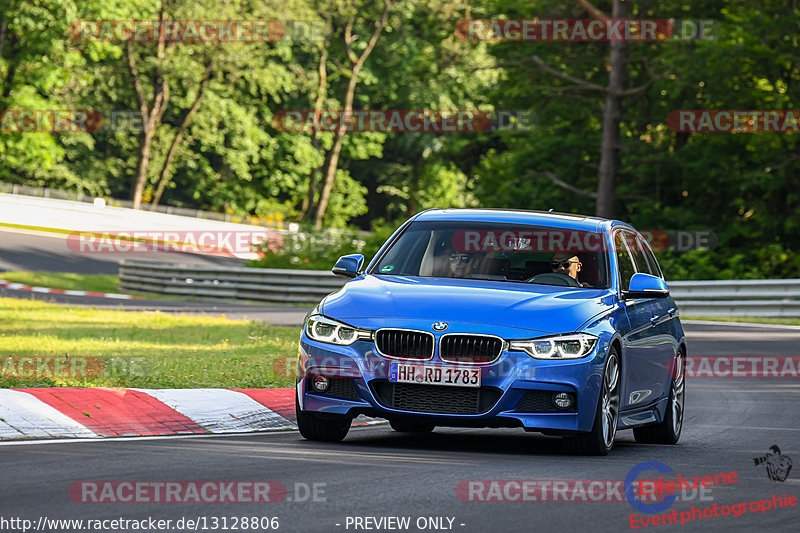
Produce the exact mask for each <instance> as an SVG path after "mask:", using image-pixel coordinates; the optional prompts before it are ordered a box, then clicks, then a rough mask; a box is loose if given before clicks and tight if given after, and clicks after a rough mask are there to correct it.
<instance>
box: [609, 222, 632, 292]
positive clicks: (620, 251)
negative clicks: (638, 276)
mask: <svg viewBox="0 0 800 533" xmlns="http://www.w3.org/2000/svg"><path fill="white" fill-rule="evenodd" d="M614 248H615V249H616V254H617V268H618V269H619V277H620V287H621V288H622V289H623V290H627V289H628V287H630V284H631V278H632V277H633V275H634V273H636V268H635V267H634V266H633V261H632V260H631V256H630V252H629V251H628V245H627V243H626V242H625V236H624V235H623V234H622V232H621V231H618V232H617V233H615V234H614Z"/></svg>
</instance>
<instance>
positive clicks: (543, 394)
mask: <svg viewBox="0 0 800 533" xmlns="http://www.w3.org/2000/svg"><path fill="white" fill-rule="evenodd" d="M437 341H438V336H437ZM437 346H438V342H437ZM608 346H609V345H608V343H607V342H604V341H603V340H602V339H601V340H600V341H599V342H598V343H597V346H596V347H595V348H594V351H593V352H592V353H591V354H589V355H588V356H586V357H585V358H583V359H578V360H539V359H534V358H532V357H530V356H528V355H527V354H525V353H523V352H512V351H508V350H505V351H503V353H502V354H501V356H500V358H499V359H498V360H497V361H495V362H494V363H491V364H486V365H477V366H478V367H479V368H481V387H480V389H479V390H478V389H476V388H469V387H453V386H442V385H416V384H408V386H407V385H406V384H403V385H402V386H401V384H394V383H390V382H389V381H388V376H389V369H390V365H391V363H392V362H393V361H397V360H396V359H390V358H387V357H384V356H382V355H380V354H378V353H377V351H376V349H375V344H374V342H373V341H366V340H360V341H357V342H355V343H354V344H352V345H350V346H338V345H333V344H327V343H321V342H317V341H314V340H311V339H310V338H308V337H307V336H306V334H305V332H303V334H302V336H301V339H300V357H299V360H298V373H297V393H298V400H299V402H300V405H301V408H302V409H303V410H305V411H311V412H316V413H319V414H321V415H323V416H324V415H325V414H330V415H347V416H351V417H353V416H356V415H359V414H366V415H369V416H375V417H381V418H389V419H392V418H395V419H399V418H414V419H424V420H426V421H429V422H431V423H434V424H436V425H438V426H457V427H523V428H525V429H526V430H530V431H545V432H554V433H559V432H564V433H569V432H575V431H590V430H591V429H592V424H593V422H594V417H595V412H596V408H597V401H598V397H599V393H600V385H601V382H602V374H603V368H604V364H605V355H606V353H607V352H608ZM409 362H411V361H409ZM414 362H416V361H414ZM421 364H426V365H442V366H458V365H453V364H451V363H446V362H442V361H441V360H440V359H439V354H438V348H437V350H436V351H435V353H434V356H433V359H432V360H430V361H424V362H422V363H421ZM316 375H324V376H326V377H328V378H329V380H330V383H331V387H330V388H329V390H327V391H326V392H325V393H319V392H316V391H315V390H314V389H313V387H312V386H311V379H312V378H313V377H314V376H316ZM559 392H566V393H569V394H572V395H573V398H574V399H575V406H574V408H570V409H567V410H564V409H559V408H557V407H556V406H555V404H554V403H552V401H551V399H552V396H553V394H556V393H559Z"/></svg>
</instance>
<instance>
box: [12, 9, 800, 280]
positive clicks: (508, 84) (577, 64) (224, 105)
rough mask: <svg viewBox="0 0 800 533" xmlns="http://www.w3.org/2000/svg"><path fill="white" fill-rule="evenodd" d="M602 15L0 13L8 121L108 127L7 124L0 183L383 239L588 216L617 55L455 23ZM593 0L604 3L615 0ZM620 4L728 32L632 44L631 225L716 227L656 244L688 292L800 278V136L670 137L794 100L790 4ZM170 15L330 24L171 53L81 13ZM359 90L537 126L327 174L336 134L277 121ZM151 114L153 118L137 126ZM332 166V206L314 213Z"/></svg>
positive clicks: (389, 106) (390, 101)
mask: <svg viewBox="0 0 800 533" xmlns="http://www.w3.org/2000/svg"><path fill="white" fill-rule="evenodd" d="M613 1H618V0H613ZM587 5H588V2H585V1H578V0H569V1H564V2H556V1H553V0H530V1H528V2H519V1H518V0H471V1H450V0H437V1H433V2H429V1H423V0H386V1H384V2H370V1H367V0H282V1H280V2H275V1H272V0H266V1H264V0H230V1H225V2H219V1H211V0H193V1H192V2H188V1H186V0H163V1H162V0H33V1H31V0H0V110H21V109H37V110H52V109H76V110H97V111H99V112H101V113H102V114H103V116H104V118H105V122H104V125H103V128H101V129H100V130H99V131H95V132H69V133H48V132H40V133H13V132H8V131H5V130H2V129H0V181H3V182H11V183H24V184H28V185H42V186H48V187H56V188H64V189H71V190H79V191H82V192H85V193H88V194H96V195H110V196H114V197H120V198H130V197H131V195H136V191H137V187H136V183H137V178H138V177H141V178H142V180H143V181H142V183H141V187H140V191H139V192H140V197H141V200H142V201H143V202H144V208H146V207H147V203H148V202H150V201H151V200H153V199H154V198H157V199H158V200H159V201H160V202H161V203H167V204H171V205H176V206H190V207H197V208H201V209H207V210H215V211H220V212H229V213H235V214H238V215H245V214H249V215H256V216H262V217H269V218H271V219H273V220H278V221H293V220H297V221H301V222H304V223H307V224H308V225H309V226H310V225H311V224H312V223H313V222H314V221H315V218H317V219H319V220H321V221H322V222H323V225H324V226H325V227H326V228H339V229H343V228H347V227H348V225H350V226H351V228H356V227H357V228H360V229H366V230H369V229H371V228H372V227H373V225H374V223H375V222H376V221H379V220H380V221H386V222H384V223H383V226H387V227H389V228H391V227H392V226H394V225H396V223H397V222H398V221H400V220H402V219H404V218H405V217H407V216H409V215H410V214H413V213H414V212H417V211H419V210H421V209H425V208H429V207H443V206H456V207H464V206H484V207H510V208H526V209H549V208H553V209H555V210H557V211H566V212H580V213H588V214H592V213H594V211H595V197H596V194H595V191H596V190H597V186H598V168H599V166H600V154H601V137H602V132H603V128H602V124H603V112H604V105H605V103H604V93H603V91H602V90H598V88H601V89H602V88H604V87H606V85H607V83H608V78H609V72H610V70H611V69H612V66H611V65H610V64H609V43H608V42H574V43H564V42H476V41H466V40H463V39H460V38H459V37H458V35H457V34H456V31H455V29H456V27H457V24H458V21H459V20H461V19H464V18H498V17H499V18H532V17H542V18H565V19H581V18H592V17H593V15H592V13H591V12H590V11H587ZM594 6H596V7H597V8H598V9H600V10H602V11H604V12H606V13H611V12H612V9H611V7H612V0H603V1H597V2H594ZM626 6H627V13H628V15H627V16H628V17H631V18H656V19H668V18H673V17H674V18H681V19H712V20H713V21H714V24H715V29H716V30H717V31H716V32H715V34H714V37H715V38H714V39H710V40H684V41H679V40H669V41H664V42H639V43H636V42H632V43H629V44H628V46H627V65H626V68H625V74H624V80H623V86H624V88H625V90H626V91H625V92H626V95H625V96H624V97H623V98H622V100H621V113H620V117H619V139H620V140H619V146H617V147H616V148H615V149H616V150H618V162H617V165H616V173H615V177H616V200H615V202H614V204H613V207H614V215H615V217H616V218H620V219H624V220H627V221H630V222H631V223H633V224H634V225H635V226H637V227H639V228H642V229H661V230H667V231H677V230H683V231H691V230H698V231H712V232H713V233H714V234H715V235H716V238H717V245H716V249H715V250H713V251H702V250H698V251H690V252H687V253H663V254H662V258H663V259H662V260H663V262H664V267H665V270H666V271H667V273H668V276H669V277H670V278H672V279H687V278H688V279H691V278H694V279H712V278H730V277H800V187H799V186H800V136H799V135H798V134H793V133H734V134H732V133H679V132H675V131H672V130H671V129H670V128H668V127H667V116H668V115H669V113H670V112H671V111H674V110H679V109H739V110H756V109H767V110H772V109H783V110H785V109H797V108H798V107H800V106H798V102H797V101H796V100H795V99H794V92H795V91H796V90H797V86H798V83H799V82H800V71H799V70H798V62H800V53H798V52H799V48H798V46H799V45H798V34H800V32H798V30H799V29H800V9H798V7H797V4H796V2H794V1H789V0H762V1H760V2H755V1H753V0H743V1H740V2H726V1H723V0H699V1H694V2H687V1H685V0H684V1H683V2H677V1H675V0H661V1H658V2H654V1H647V0H633V1H628V2H626ZM384 12H385V13H386V15H385V23H382V22H381V21H382V20H384V19H383V18H382V17H384ZM162 18H163V19H165V20H166V19H170V20H196V19H213V20H220V19H230V20H271V19H281V20H298V21H303V23H304V24H308V25H314V27H318V28H323V29H324V31H322V32H320V34H318V35H316V38H308V37H304V36H303V35H301V34H298V33H297V32H293V34H292V35H287V37H286V38H284V39H281V40H279V41H277V42H266V43H265V42H249V43H248V42H216V43H213V42H212V43H209V42H205V43H203V42H193V43H189V42H182V43H167V44H166V45H165V46H159V44H158V43H153V42H136V43H124V42H105V41H94V40H81V39H76V38H74V23H75V21H79V20H106V19H109V20H131V19H135V20H158V19H162ZM287 27H288V28H290V29H291V28H293V27H294V26H292V25H291V24H288V25H287ZM378 30H380V31H378ZM373 36H375V43H374V48H370V47H369V42H370V39H371V38H372V37H373ZM362 55H363V56H364V60H363V65H361V66H360V67H356V66H355V65H356V63H355V62H354V61H353V60H354V59H358V58H359V57H361V56H362ZM570 79H571V80H573V81H568V80H570ZM352 80H355V82H354V83H351V81H352ZM351 86H352V88H353V92H352V107H353V109H362V110H363V109H384V110H416V109H435V110H436V109H438V110H457V109H470V110H475V109H479V110H482V111H486V112H489V113H494V114H495V115H496V114H497V112H499V111H501V110H516V111H526V112H532V113H533V114H535V116H536V121H535V127H533V128H527V129H525V128H507V129H504V130H498V131H487V132H482V133H457V134H433V133H392V132H389V133H386V132H359V133H348V134H346V135H344V136H343V138H342V139H341V153H340V155H337V157H336V158H333V159H337V158H338V160H336V161H334V164H333V165H331V159H332V154H334V152H336V144H337V142H336V141H337V139H336V134H335V133H331V132H320V133H317V134H312V133H309V132H287V131H281V130H280V129H279V128H276V127H275V124H274V123H273V119H274V117H275V116H276V114H277V113H278V112H280V111H286V110H310V109H320V110H331V109H344V108H346V104H347V99H348V90H349V88H350V87H351ZM143 110H144V111H143ZM137 113H144V114H145V115H147V118H149V119H150V120H149V121H147V120H145V121H144V122H149V126H147V125H145V126H143V127H139V126H137V122H136V120H135V117H136V114H137ZM112 116H113V117H116V119H117V120H115V121H112V120H111V117H112ZM125 117H128V118H133V119H134V120H127V121H126V120H124V118H125ZM112 122H113V124H112ZM148 128H149V129H148ZM145 130H147V131H149V134H147V131H145ZM331 169H332V171H333V172H332V173H331V174H330V175H331V176H332V181H331V182H330V186H331V187H330V197H329V199H328V200H326V202H321V201H320V200H321V194H322V192H323V190H324V189H325V180H326V175H328V174H329V172H328V171H329V170H331ZM321 204H325V205H324V208H322V209H320V205H321ZM320 217H321V218H320ZM319 220H317V221H319ZM386 231H388V230H386V229H384V230H382V231H381V232H379V233H378V235H379V236H380V235H384V236H385V234H386ZM326 235H330V234H326ZM345 235H346V237H344V238H340V237H329V236H328V237H326V236H319V237H314V238H313V239H312V240H313V242H312V241H308V242H292V243H291V245H292V246H291V247H287V250H286V253H284V254H280V255H278V256H272V257H268V258H266V259H265V260H264V261H263V262H262V264H264V265H267V266H297V267H305V268H312V267H316V268H327V267H329V266H330V262H331V260H332V259H335V257H334V256H335V255H337V254H339V252H340V251H341V252H343V253H344V252H351V251H355V250H358V249H362V250H363V251H365V253H366V254H367V255H370V254H371V253H374V250H375V249H377V244H376V243H377V242H378V241H379V239H377V238H375V239H373V240H375V241H376V243H372V242H371V241H370V242H369V243H368V242H366V241H365V240H364V238H363V237H361V236H360V235H359V234H358V233H357V232H356V230H355V229H351V230H346V232H345ZM326 239H327V240H326ZM331 239H334V240H335V242H334V241H332V240H331ZM354 240H355V243H354V242H353V241H354ZM362 242H363V244H362ZM351 245H352V246H351ZM354 249H355V250H354ZM306 260H307V261H306Z"/></svg>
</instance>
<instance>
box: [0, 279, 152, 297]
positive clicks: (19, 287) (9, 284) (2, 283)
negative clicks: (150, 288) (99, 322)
mask: <svg viewBox="0 0 800 533" xmlns="http://www.w3.org/2000/svg"><path fill="white" fill-rule="evenodd" d="M0 287H2V288H4V289H11V290H13V291H31V292H41V293H44V294H66V295H68V296H95V297H98V298H114V299H117V300H134V299H137V300H138V299H140V298H144V297H143V296H131V295H130V294H117V293H115V292H92V291H73V290H69V289H51V288H49V287H31V286H30V285H24V284H22V283H14V282H13V281H8V280H5V279H0Z"/></svg>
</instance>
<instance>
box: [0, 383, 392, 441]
mask: <svg viewBox="0 0 800 533" xmlns="http://www.w3.org/2000/svg"><path fill="white" fill-rule="evenodd" d="M294 395H295V389H112V388H103V387H97V388H77V387H58V388H42V389H0V440H23V439H41V438H101V437H124V436H135V435H179V434H192V433H241V432H251V431H274V430H282V429H297V424H296V423H295V421H296V418H295V412H294V408H295V405H294V404H295V402H294ZM359 422H360V424H359V425H361V424H364V423H370V424H371V423H377V422H379V421H378V420H375V419H365V418H364V417H362V418H361V419H360V420H359Z"/></svg>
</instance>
